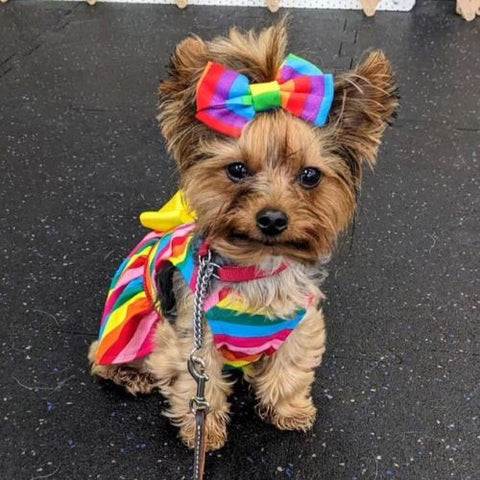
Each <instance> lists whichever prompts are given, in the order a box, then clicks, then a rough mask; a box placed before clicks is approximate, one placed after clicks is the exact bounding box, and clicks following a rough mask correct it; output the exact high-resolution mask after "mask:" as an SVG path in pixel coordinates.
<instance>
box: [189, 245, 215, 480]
mask: <svg viewBox="0 0 480 480" xmlns="http://www.w3.org/2000/svg"><path fill="white" fill-rule="evenodd" d="M215 268H217V265H215V264H214V263H213V262H212V260H211V252H210V250H208V251H207V252H206V255H205V256H203V255H202V254H200V258H199V266H198V272H197V284H196V288H195V298H194V312H193V337H194V349H193V350H192V352H191V353H190V358H189V359H188V363H187V366H188V371H189V373H190V375H191V376H192V377H193V379H194V380H195V382H196V383H197V392H196V395H195V396H194V397H192V399H191V400H190V410H191V412H192V414H193V415H194V417H195V445H194V453H193V455H194V457H193V480H203V476H204V472H205V422H206V418H207V414H208V411H209V409H210V404H209V403H208V401H207V399H206V398H205V384H206V382H208V375H207V374H206V373H205V361H204V360H203V358H202V357H201V356H200V351H201V349H202V347H203V337H204V328H203V310H204V308H203V307H204V303H205V299H206V298H207V295H208V290H209V287H210V280H211V279H212V277H213V276H214V272H215Z"/></svg>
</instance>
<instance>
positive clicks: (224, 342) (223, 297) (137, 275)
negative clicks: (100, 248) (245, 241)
mask: <svg viewBox="0 0 480 480" xmlns="http://www.w3.org/2000/svg"><path fill="white" fill-rule="evenodd" d="M179 202H180V203H181V194H177V195H176V196H175V197H174V198H173V199H172V200H171V201H170V202H169V203H168V204H167V205H166V206H165V207H164V209H161V210H160V211H159V212H149V213H148V214H146V215H145V214H142V217H141V221H142V223H143V224H144V225H145V224H147V225H152V224H154V225H156V226H157V228H164V226H165V225H164V224H163V222H167V224H168V225H171V224H172V223H175V219H174V217H175V216H176V218H177V220H178V219H179V215H177V214H172V210H174V209H175V208H176V207H178V205H179V204H180V203H179ZM181 216H182V218H183V220H184V219H185V218H186V217H185V211H183V213H182V215H181ZM179 221H182V219H180V220H179ZM194 231H195V223H194V222H192V223H187V224H181V225H179V226H177V227H175V228H173V229H172V230H170V231H169V232H167V233H164V232H159V231H153V232H151V233H149V234H148V235H147V236H146V237H145V238H143V240H142V241H141V242H140V243H139V244H138V245H137V246H136V247H135V248H134V249H133V250H132V252H131V253H130V254H129V255H128V257H127V258H126V259H125V260H124V262H123V263H122V264H121V265H120V268H119V269H118V270H117V272H116V273H115V275H114V277H113V280H112V283H111V286H110V290H109V292H108V296H107V301H106V304H105V308H104V312H103V315H102V322H101V327H100V334H99V345H98V348H97V351H96V357H95V361H96V363H98V364H99V365H112V364H119V363H128V362H133V361H135V360H139V359H141V358H143V357H145V356H147V355H149V354H150V353H151V352H152V351H153V348H154V343H153V334H154V332H155V327H156V326H157V324H158V323H159V322H164V321H165V316H164V314H163V313H162V310H161V305H160V302H159V300H158V298H159V292H158V282H157V276H158V274H159V272H160V271H161V270H162V269H163V268H164V267H165V266H166V265H168V264H170V265H173V266H174V267H175V268H176V269H177V270H178V271H179V272H180V274H181V275H182V277H183V279H184V280H185V282H186V283H187V284H188V285H189V287H190V289H191V290H192V292H194V291H195V288H196V278H197V270H198V254H199V252H200V251H201V250H202V249H205V248H207V247H206V242H205V241H204V240H200V239H198V237H195V233H194ZM285 268H287V266H286V265H285V264H283V265H281V266H280V267H279V268H278V269H277V270H274V271H272V272H264V271H260V270H258V269H257V268H256V267H254V266H247V267H243V266H237V265H231V264H230V265H228V264H227V265H224V266H220V267H219V268H218V269H217V271H216V277H217V279H218V281H216V282H214V283H213V285H212V288H211V290H210V293H209V295H208V297H207V298H206V301H205V318H206V321H207V324H208V326H209V328H210V330H211V332H212V334H213V338H214V341H215V345H216V346H217V348H218V350H219V351H220V353H221V354H222V355H223V357H224V360H225V364H226V365H227V366H230V367H235V368H243V367H245V366H247V365H249V364H251V363H253V362H256V361H257V360H259V359H260V358H261V357H262V356H263V355H272V354H273V353H274V352H276V351H277V350H278V349H279V348H280V346H281V345H282V344H283V343H284V342H285V340H286V339H287V338H288V336H289V335H290V333H291V332H292V331H293V330H294V328H295V327H296V326H297V325H298V324H299V323H300V322H301V321H302V319H303V318H304V316H305V312H306V311H305V309H303V308H302V309H298V310H296V311H295V312H292V315H291V316H290V317H289V318H271V317H270V316H268V315H267V314H266V311H265V310H259V311H251V310H249V309H248V308H246V307H245V305H244V303H243V302H242V298H241V297H239V294H238V293H236V292H234V291H233V290H232V288H231V286H230V285H229V283H232V282H244V281H247V282H248V281H255V280H258V279H261V278H265V277H267V276H272V275H277V274H279V273H281V272H282V271H283V270H284V269H285Z"/></svg>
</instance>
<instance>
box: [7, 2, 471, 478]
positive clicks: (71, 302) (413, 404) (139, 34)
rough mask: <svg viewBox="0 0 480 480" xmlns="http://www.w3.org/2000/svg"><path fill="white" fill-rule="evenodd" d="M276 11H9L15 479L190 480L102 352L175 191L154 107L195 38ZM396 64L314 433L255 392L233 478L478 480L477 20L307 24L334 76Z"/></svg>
mask: <svg viewBox="0 0 480 480" xmlns="http://www.w3.org/2000/svg"><path fill="white" fill-rule="evenodd" d="M274 18H275V15H272V14H270V13H268V11H267V10H266V9H255V8H218V7H212V8H206V7H190V8H188V9H187V10H185V11H180V10H178V9H176V8H175V7H173V6H158V5H157V6H155V5H133V4H123V5H122V4H98V5H97V6H96V7H94V8H91V7H88V6H87V5H86V4H85V3H82V4H77V3H57V2H46V3H44V2H41V1H34V2H33V1H30V2H27V1H19V0H11V1H10V2H9V3H7V4H6V5H0V108H1V110H0V155H1V156H0V162H1V163H0V165H1V175H0V185H1V186H0V199H1V211H0V215H1V219H0V220H1V224H0V227H1V237H0V249H1V270H2V273H1V278H2V284H1V323H0V346H1V348H0V355H1V362H0V372H1V379H2V382H1V395H0V414H1V415H0V418H1V424H0V425H1V436H0V478H1V479H5V480H34V479H37V480H38V479H47V478H48V479H62V480H86V479H102V480H110V479H112V480H113V479H115V480H121V479H124V480H164V479H168V480H170V479H182V478H183V479H187V478H189V476H190V473H191V468H190V465H191V455H190V453H189V452H188V451H187V450H186V449H185V448H184V447H183V446H182V445H181V444H180V442H179V440H178V439H177V438H176V430H175V429H174V428H173V427H171V426H170V425H169V423H168V422H167V420H166V419H164V418H163V417H162V416H161V414H160V411H161V406H162V400H161V398H160V396H159V395H155V396H151V397H144V398H132V397H129V396H127V395H126V394H124V393H123V392H122V391H121V390H119V389H117V388H113V387H110V386H108V385H104V384H99V383H95V382H93V381H92V379H91V378H90V376H89V374H88V367H87V361H86V351H87V346H88V344H89V342H91V341H92V340H93V339H94V338H95V336H96V332H97V328H98V324H99V317H100V314H101V310H102V304H103V301H104V297H105V294H106V289H107V286H108V283H109V279H110V278H111V276H112V274H113V272H114V270H115V268H116V267H117V265H118V264H119V262H120V261H121V259H123V257H124V255H125V254H126V253H127V251H128V250H129V249H130V248H131V247H132V246H133V245H134V244H135V243H136V241H137V240H138V239H139V238H141V237H142V235H143V233H144V232H143V231H142V229H141V227H140V226H139V224H138V221H137V215H138V213H139V212H141V211H142V210H145V209H149V208H155V207H158V206H160V205H161V204H162V202H164V201H165V200H166V199H167V198H168V197H169V196H170V195H171V194H172V193H173V192H174V191H175V173H174V168H173V165H172V162H171V160H170V159H169V158H168V157H167V155H166V153H165V149H164V146H163V144H162V142H161V140H160V135H159V131H158V128H157V125H156V122H155V114H156V97H155V90H156V87H157V84H158V82H159V80H160V79H161V78H162V76H163V75H164V73H165V66H166V64H167V60H168V56H169V54H170V52H171V51H172V49H173V48H174V46H175V44H176V43H177V42H178V41H179V40H181V39H182V38H183V37H184V36H185V35H186V34H187V33H188V32H195V33H198V34H200V35H202V36H205V37H212V36H214V35H216V34H218V33H223V32H225V31H226V29H227V28H228V27H229V26H230V25H232V24H237V25H239V26H241V27H246V28H250V27H253V26H259V25H264V24H267V23H269V22H271V21H272V19H274ZM372 47H375V48H377V47H381V48H383V49H384V50H385V52H386V53H387V55H388V56H389V57H390V58H391V60H392V61H393V63H394V65H395V67H396V70H397V74H398V82H399V86H400V90H401V94H402V102H401V107H402V108H401V111H400V115H399V118H398V121H397V123H396V125H395V126H394V127H393V128H392V129H390V131H389V132H388V134H387V136H386V140H385V144H384V145H383V147H382V149H381V156H380V163H379V166H378V168H377V169H376V171H375V173H373V174H371V173H368V174H367V175H366V178H365V185H364V191H363V194H362V198H361V209H360V212H359V217H358V222H357V228H356V231H355V234H354V238H353V243H352V246H351V249H350V243H349V242H348V241H346V242H344V244H343V246H342V247H341V248H340V250H339V252H338V254H337V256H336V258H335V260H334V261H333V262H332V264H331V265H330V272H331V274H330V277H329V279H328V281H327V284H326V286H325V290H326V292H327V293H328V297H329V300H328V302H327V303H326V306H325V310H326V314H327V317H328V332H329V345H328V354H327V356H326V360H325V363H324V364H323V366H322V367H321V368H320V369H319V370H318V376H317V381H316V384H315V388H314V396H315V401H316V403H317V405H318V406H319V407H320V414H319V418H318V421H317V423H316V425H315V428H314V430H313V432H311V433H308V434H301V433H282V432H278V431H276V430H275V429H274V428H272V427H270V426H268V425H266V424H264V423H262V422H261V421H260V420H259V419H258V418H257V417H256V416H255V415H254V412H253V399H252V397H251V395H250V394H249V392H248V390H247V389H246V388H245V386H241V385H239V386H238V389H237V391H236V396H235V398H234V399H233V410H234V412H235V414H234V415H233V418H232V424H231V426H230V440H229V443H228V445H227V446H226V447H225V448H224V449H223V450H221V451H220V452H218V453H214V454H213V455H211V456H210V457H209V459H208V479H215V480H227V479H236V480H270V479H297V480H300V479H301V480H311V479H319V480H360V479H362V480H363V479H367V480H381V479H386V480H390V479H398V480H447V479H454V480H478V479H480V388H479V384H480V347H479V345H478V337H479V334H480V318H479V317H480V315H479V310H480V288H479V287H480V281H479V276H480V275H479V263H480V260H479V247H480V241H479V238H480V225H479V218H480V193H479V191H480V184H479V180H480V168H479V167H480V165H479V161H480V96H479V90H480V88H479V85H480V55H479V49H480V19H477V20H476V21H474V22H471V23H466V22H464V21H463V20H462V19H461V18H460V17H458V16H456V15H455V14H454V5H453V3H451V2H444V1H433V2H432V1H431V2H424V1H422V2H420V3H419V5H417V7H416V8H415V9H414V10H413V11H412V12H410V13H381V12H380V13H378V14H377V15H376V16H375V17H374V18H373V19H367V18H364V17H363V16H362V14H361V13H360V12H340V11H338V12H334V11H312V10H311V11H307V10H297V11H294V12H293V15H292V28H291V48H290V50H291V51H292V52H295V53H298V54H303V55H305V56H306V57H307V58H309V59H311V60H313V61H315V62H317V63H318V64H319V65H321V66H322V67H323V68H325V69H326V70H332V69H333V70H335V69H343V68H348V67H350V65H351V64H352V63H355V62H356V61H357V60H358V59H359V58H360V56H361V54H362V52H363V51H364V50H366V49H369V48H372Z"/></svg>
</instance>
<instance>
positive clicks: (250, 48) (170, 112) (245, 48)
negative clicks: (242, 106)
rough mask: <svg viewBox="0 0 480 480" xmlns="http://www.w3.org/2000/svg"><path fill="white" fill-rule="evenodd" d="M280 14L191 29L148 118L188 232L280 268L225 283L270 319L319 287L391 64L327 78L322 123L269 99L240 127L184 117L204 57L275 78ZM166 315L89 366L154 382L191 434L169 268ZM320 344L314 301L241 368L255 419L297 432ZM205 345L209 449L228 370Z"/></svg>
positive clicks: (391, 103)
mask: <svg viewBox="0 0 480 480" xmlns="http://www.w3.org/2000/svg"><path fill="white" fill-rule="evenodd" d="M286 45H287V37H286V29H285V22H280V23H279V24H278V25H277V26H274V27H271V28H269V29H266V30H263V31H261V32H260V33H254V32H247V33H240V32H239V31H238V30H237V29H232V30H231V31H230V35H229V37H227V38H216V39H214V40H213V41H210V42H204V41H203V40H201V39H200V38H198V37H190V38H187V39H186V40H184V41H183V42H182V43H180V44H179V45H178V47H177V49H176V52H175V54H174V55H173V57H172V63H171V75H170V77H169V78H168V79H167V80H165V81H164V82H163V83H162V84H161V86H160V96H161V103H160V106H161V113H160V115H159V120H160V123H161V126H162V132H163V135H164V136H165V138H166V140H167V145H168V149H169V151H170V152H171V154H172V155H173V157H174V159H175V160H176V162H177V165H178V167H179V171H180V177H181V186H182V188H183V189H184V192H185V195H186V197H187V199H188V201H189V203H190V204H191V206H192V207H193V208H194V209H195V211H196V212H197V215H198V231H199V232H201V233H203V234H205V235H207V236H208V238H209V240H210V243H211V246H212V248H213V249H214V250H215V251H217V252H218V253H220V254H221V255H223V256H225V257H226V258H229V259H231V260H234V261H235V262H237V263H241V264H242V263H243V264H247V263H248V264H256V265H258V266H259V267H261V268H264V269H265V268H266V269H268V268H271V269H274V268H276V266H278V265H279V264H280V263H281V262H283V261H285V260H286V261H288V263H289V264H290V268H288V269H287V270H285V271H284V272H282V273H281V274H279V275H277V276H274V277H269V278H266V279H262V280H255V281H251V282H246V283H242V284H238V285H234V287H233V288H234V289H236V290H237V291H238V292H239V293H240V294H241V295H242V297H243V298H244V300H245V307H246V308H249V307H250V308H253V309H259V308H261V307H264V308H266V309H267V312H268V314H270V315H271V316H272V317H279V316H285V315H286V314H288V313H290V312H291V311H292V310H294V309H295V308H299V307H304V306H305V305H306V304H307V300H306V299H307V298H311V297H313V298H316V299H317V300H320V299H321V298H323V295H322V294H321V292H320V290H319V288H318V280H319V278H318V277H319V275H318V272H319V270H318V265H319V263H321V262H322V261H325V260H326V259H328V258H329V256H330V254H331V252H332V250H333V248H334V246H335V242H336V239H337V238H338V235H339V234H340V233H341V232H342V231H343V230H344V229H345V228H346V227H347V226H348V224H349V223H350V221H351V219H352V217H353V215H354V212H355V209H356V202H357V191H358V188H359V187H360V181H361V171H362V165H363V164H364V163H367V164H368V165H370V166H373V165H374V164H375V161H376V156H377V151H378V147H379V145H380V142H381V137H382V135H383V132H384V130H385V128H386V126H387V123H388V121H389V119H390V118H391V117H392V115H393V113H394V111H395V108H396V106H397V99H396V96H395V84H394V79H393V74H392V69H391V66H390V63H389V62H388V60H387V59H386V58H385V56H384V55H383V53H381V52H379V51H377V52H373V53H371V54H370V55H369V56H368V57H367V59H366V60H365V61H364V62H363V63H361V64H360V65H359V66H358V67H357V68H355V69H354V70H353V71H351V72H346V73H343V74H340V75H338V76H337V77H336V83H335V100H334V105H333V108H332V111H331V114H330V118H329V122H328V125H327V126H326V127H323V128H315V127H313V126H312V125H309V124H308V123H306V122H304V121H302V120H300V119H298V118H295V117H293V116H292V115H290V114H289V113H287V112H284V111H282V110H277V111H274V112H266V113H263V114H260V115H258V116H257V117H256V118H255V120H253V121H252V122H251V123H250V124H249V125H247V127H246V128H245V129H244V132H243V134H242V136H241V137H240V138H239V139H233V138H228V137H224V136H221V135H219V134H217V133H215V132H214V131H213V130H211V129H209V128H208V127H207V126H205V125H204V124H202V123H200V122H199V121H197V120H196V119H195V89H196V85H197V82H198V80H199V78H200V76H201V74H202V72H203V70H204V68H205V66H206V64H207V62H208V61H210V60H211V61H217V62H220V63H222V64H224V65H226V66H227V67H230V68H233V69H235V70H237V71H239V72H241V73H243V74H245V75H247V76H248V77H249V78H250V79H251V80H252V81H253V82H267V81H271V80H274V78H275V76H276V72H277V71H278V68H279V67H280V65H281V62H282V61H283V59H284V57H285V55H286ZM232 162H243V163H245V164H246V165H247V166H248V168H249V170H250V171H251V172H252V174H253V175H252V176H251V177H249V178H248V179H246V180H245V181H243V182H241V183H233V182H232V181H231V180H230V179H229V178H228V176H227V175H226V173H225V168H226V166H227V165H228V164H230V163H232ZM306 167H315V168H318V169H319V170H320V171H321V172H322V174H323V176H322V180H321V182H320V184H319V185H318V186H317V187H315V188H313V189H309V190H307V189H305V188H303V187H302V186H300V184H299V182H298V175H299V172H300V171H301V170H302V169H303V168H306ZM267 207H268V208H275V209H281V210H283V211H284V212H285V213H286V214H287V216H288V219H289V225H288V228H287V230H286V231H285V232H283V233H282V234H281V235H280V236H279V237H278V239H276V240H270V239H268V240H267V239H265V238H264V236H263V234H262V233H261V232H260V231H259V230H258V228H257V226H256V222H255V217H256V214H257V212H259V211H260V210H262V209H263V208H267ZM174 280H175V281H174V293H175V297H176V300H177V319H176V321H175V323H174V324H173V325H171V324H169V323H168V322H165V323H163V324H162V325H160V326H159V327H158V328H157V331H156V335H155V350H154V352H153V353H152V354H151V355H150V356H149V357H148V358H147V359H146V360H145V361H143V362H141V363H139V364H135V365H124V366H120V367H118V366H115V367H101V366H98V365H95V364H94V360H93V354H94V351H95V344H93V345H92V348H91V354H90V361H91V362H92V364H93V366H92V372H93V373H94V374H96V375H98V376H100V377H103V378H107V379H110V380H113V381H114V382H116V383H121V384H124V385H125V386H126V388H127V390H129V391H130V392H132V393H142V392H147V391H150V390H151V389H153V388H156V387H158V388H160V390H161V391H162V392H163V394H164V395H165V396H166V397H167V399H168V401H169V404H170V408H169V410H168V412H167V415H168V416H169V417H170V418H171V420H172V421H173V422H174V423H175V424H176V425H178V426H179V427H180V436H181V438H182V439H183V441H184V442H185V443H186V444H187V445H189V446H192V444H193V439H194V419H193V416H192V414H191V413H190V411H189V408H188V405H189V399H190V398H191V396H192V395H193V394H194V391H195V382H194V381H193V379H192V378H191V377H190V375H189V374H188V372H187V369H186V362H187V358H188V354H189V352H190V350H191V349H192V344H193V340H192V326H191V315H192V309H193V298H192V294H191V293H190V290H189V289H188V288H186V287H185V285H184V284H183V283H182V281H181V280H180V279H179V278H178V277H175V279H174ZM324 350H325V328H324V320H323V315H322V312H321V311H320V310H317V309H316V308H314V307H309V308H308V312H307V315H306V317H305V318H304V320H303V321H302V323H301V324H300V326H299V327H297V329H296V330H295V331H294V332H293V333H292V334H291V335H290V336H289V337H288V339H287V341H286V342H285V344H284V345H283V346H282V347H281V348H280V349H279V350H278V352H277V353H276V354H274V355H273V356H271V357H264V358H263V359H262V360H261V361H259V362H258V363H257V364H255V365H254V366H253V367H252V368H251V369H250V370H249V371H248V374H246V375H245V378H246V380H247V381H249V382H251V384H252V386H253V388H254V390H255V393H256V396H257V399H258V411H259V414H260V416H261V417H262V418H266V419H268V420H269V421H271V422H272V423H273V424H274V425H276V426H277V427H278V428H280V429H299V430H307V429H309V428H310V427H311V426H312V425H313V422H314V419H315V414H316V409H315V407H314V405H313V403H312V399H311V395H310V390H311V384H312V382H313V379H314V368H315V367H316V366H317V365H319V364H320V362H321V358H322V355H323V352H324ZM203 355H204V357H205V360H206V364H207V371H208V374H209V376H210V381H209V382H208V383H207V392H206V396H207V398H208V400H209V402H210V404H211V407H212V409H211V413H210V414H209V416H208V419H207V447H208V448H209V449H215V448H220V447H221V446H222V445H223V444H224V442H225V440H226V437H227V430H226V426H227V423H228V418H229V416H228V412H229V404H228V401H227V398H228V395H229V393H230V391H231V381H230V379H229V378H228V377H227V376H226V375H225V374H224V373H223V371H222V366H223V358H222V357H221V355H220V353H219V352H218V351H217V349H216V347H215V344H214V342H213V338H212V335H211V333H210V332H209V331H208V329H207V335H206V339H205V347H204V349H203Z"/></svg>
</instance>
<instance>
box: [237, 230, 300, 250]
mask: <svg viewBox="0 0 480 480" xmlns="http://www.w3.org/2000/svg"><path fill="white" fill-rule="evenodd" d="M228 240H229V241H230V242H231V243H232V244H234V245H237V246H249V247H252V246H253V247H263V248H264V247H270V248H271V249H273V250H277V249H281V248H287V249H295V250H301V251H309V250H310V243H309V242H308V241H307V240H300V239H296V240H283V241H282V240H280V239H278V240H277V239H275V238H267V237H264V238H262V239H258V238H253V237H251V236H250V235H248V234H246V233H242V232H233V233H232V234H230V235H229V237H228Z"/></svg>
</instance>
